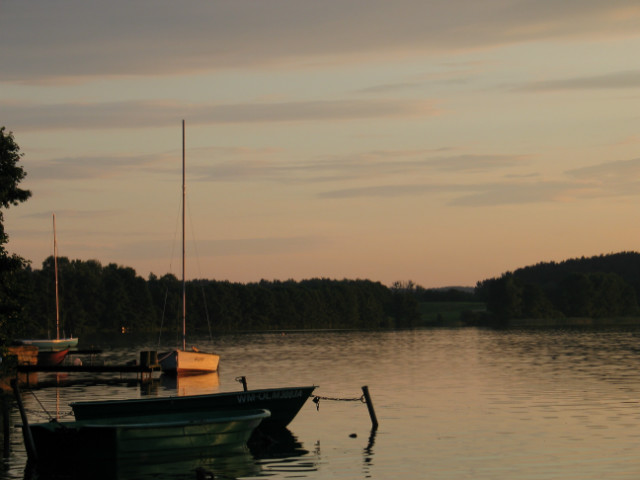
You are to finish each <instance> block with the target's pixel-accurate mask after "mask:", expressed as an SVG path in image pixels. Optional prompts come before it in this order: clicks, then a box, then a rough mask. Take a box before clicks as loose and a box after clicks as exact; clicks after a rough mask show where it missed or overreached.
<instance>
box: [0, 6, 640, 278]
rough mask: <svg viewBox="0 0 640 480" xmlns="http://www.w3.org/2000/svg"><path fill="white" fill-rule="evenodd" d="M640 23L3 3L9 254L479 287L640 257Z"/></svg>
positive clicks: (525, 9)
mask: <svg viewBox="0 0 640 480" xmlns="http://www.w3.org/2000/svg"><path fill="white" fill-rule="evenodd" d="M639 25H640V3H639V2H637V1H636V0H633V1H631V0H607V1H602V0H560V1H558V0H483V1H477V0H438V1H435V0H395V1H389V0H340V1H335V0H324V1H315V2H312V1H305V0H251V1H249V0H229V1H193V0H181V1H179V2H177V1H175V0H172V1H166V0H127V1H122V0H111V1H109V2H87V1H86V0H57V1H55V2H53V1H51V0H29V1H19V0H2V1H1V2H0V126H2V125H4V126H5V127H6V129H7V131H12V132H13V134H14V137H15V140H16V142H17V143H18V145H19V146H20V148H21V150H22V152H23V153H24V157H23V159H22V161H21V164H22V166H23V167H24V169H25V170H26V172H27V178H26V179H25V180H24V181H23V183H22V184H21V187H23V188H27V189H30V190H31V191H32V193H33V196H32V198H31V199H29V200H28V201H27V202H25V203H23V204H21V205H19V206H16V207H11V208H10V209H9V210H6V211H5V227H6V230H7V233H8V234H9V236H10V241H9V244H8V250H9V251H10V252H11V253H17V254H19V255H21V256H23V257H25V258H28V259H30V260H32V262H33V266H34V267H35V268H40V267H41V264H42V261H43V260H44V259H45V258H46V257H48V256H50V255H51V254H52V251H53V246H52V238H53V234H52V222H51V216H52V213H54V212H55V213H56V217H57V237H58V249H59V255H60V256H67V257H69V258H71V259H82V260H89V259H97V260H99V261H100V262H101V263H102V264H103V265H107V264H109V263H116V264H118V265H122V266H127V267H132V268H134V269H135V270H136V272H137V273H138V274H139V275H141V276H143V277H145V278H146V277H147V276H148V275H149V273H150V272H153V273H154V274H156V275H163V274H165V273H168V272H171V273H174V274H176V275H179V264H180V259H179V250H180V244H179V242H180V224H179V215H180V199H181V148H182V139H181V122H182V120H183V119H184V120H185V122H186V145H187V149H186V158H187V192H188V193H187V195H188V200H187V225H188V233H187V238H188V245H187V255H188V259H187V276H188V277H189V278H194V277H197V278H209V279H218V280H230V281H238V282H253V281H259V280H260V279H267V280H287V279H295V280H301V279H305V278H315V277H324V278H336V279H343V278H349V279H356V278H361V279H364V278H366V279H370V280H375V281H380V282H382V283H384V284H387V285H390V284H392V283H393V282H395V281H408V280H412V281H413V282H415V283H417V284H419V285H422V286H424V287H426V288H430V287H441V286H449V285H468V286H473V285H475V284H476V282H477V281H479V280H483V279H486V278H491V277H495V276H499V275H500V274H502V273H503V272H505V271H509V270H514V269H516V268H519V267H522V266H526V265H530V264H534V263H538V262H542V261H552V260H553V261H561V260H565V259H567V258H574V257H581V256H592V255H599V254H606V253H612V252H619V251H630V250H633V251H637V250H638V249H640V55H639V52H640V28H639Z"/></svg>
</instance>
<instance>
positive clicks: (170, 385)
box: [150, 372, 220, 396]
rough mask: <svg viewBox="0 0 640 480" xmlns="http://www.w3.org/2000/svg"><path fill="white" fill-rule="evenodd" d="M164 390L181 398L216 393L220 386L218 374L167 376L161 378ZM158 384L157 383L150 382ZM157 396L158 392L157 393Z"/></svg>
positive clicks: (163, 375)
mask: <svg viewBox="0 0 640 480" xmlns="http://www.w3.org/2000/svg"><path fill="white" fill-rule="evenodd" d="M160 382H161V384H162V388H164V389H165V390H168V391H174V390H175V392H176V394H177V395H179V396H184V395H201V394H205V393H216V392H217V391H218V387H219V386H220V377H219V375H218V372H214V373H203V374H201V375H165V374H162V375H161V376H160ZM150 383H154V384H155V383H156V382H150ZM156 394H157V392H156Z"/></svg>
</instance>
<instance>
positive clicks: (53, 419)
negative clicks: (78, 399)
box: [27, 390, 73, 422]
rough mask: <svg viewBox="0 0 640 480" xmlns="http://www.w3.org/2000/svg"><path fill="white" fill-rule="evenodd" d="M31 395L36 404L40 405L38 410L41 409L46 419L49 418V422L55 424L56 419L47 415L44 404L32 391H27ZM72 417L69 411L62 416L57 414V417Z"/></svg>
mask: <svg viewBox="0 0 640 480" xmlns="http://www.w3.org/2000/svg"><path fill="white" fill-rule="evenodd" d="M27 391H28V392H29V393H30V394H31V395H33V398H35V399H36V402H38V405H40V408H42V411H43V412H44V413H45V414H46V415H47V417H49V421H50V422H57V421H58V418H56V417H54V416H53V415H51V413H49V410H47V408H46V407H45V406H44V404H43V403H42V402H41V401H40V399H39V398H38V396H37V395H36V393H35V392H34V391H33V390H27ZM71 415H73V410H69V411H68V412H67V413H64V414H59V415H58V417H68V416H71Z"/></svg>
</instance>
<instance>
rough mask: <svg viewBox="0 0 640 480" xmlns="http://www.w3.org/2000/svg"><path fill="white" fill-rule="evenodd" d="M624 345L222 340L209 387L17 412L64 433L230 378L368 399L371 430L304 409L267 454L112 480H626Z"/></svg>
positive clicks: (164, 387) (498, 334)
mask: <svg viewBox="0 0 640 480" xmlns="http://www.w3.org/2000/svg"><path fill="white" fill-rule="evenodd" d="M117 340H118V342H120V345H119V346H118V347H114V346H113V345H115V340H111V341H107V340H102V341H103V342H105V343H104V344H100V343H99V342H96V343H95V345H96V346H98V347H101V348H103V349H104V350H105V351H104V354H103V357H104V358H106V359H107V360H108V361H110V362H112V363H121V362H124V361H127V360H131V359H134V358H136V357H137V356H138V352H139V351H141V350H149V349H152V350H156V349H157V347H156V346H154V345H153V344H151V343H147V344H144V343H141V342H136V341H134V340H133V339H131V338H130V337H119V338H118V339H117ZM127 342H129V343H128V344H127ZM639 342H640V330H638V331H636V330H602V331H596V330H582V331H580V330H574V331H563V330H529V331H527V330H518V331H492V330H481V329H459V330H456V329H453V330H449V329H435V330H415V331H401V332H324V331H323V332H305V333H298V332H289V333H286V334H247V335H229V336H223V337H220V338H218V339H216V340H215V341H214V342H213V344H212V345H211V344H209V342H206V341H204V342H200V343H199V347H200V348H201V349H202V350H205V349H209V348H211V347H214V348H215V350H216V352H218V353H219V354H220V355H221V364H220V365H221V371H220V372H219V374H215V375H210V376H207V377H203V378H201V379H200V381H199V382H194V381H190V382H189V381H182V379H181V380H179V381H178V382H176V381H175V380H171V379H166V378H164V377H158V378H155V379H154V381H153V382H151V383H147V384H144V385H141V384H139V383H138V382H136V381H135V380H134V377H132V376H129V377H128V378H125V377H123V378H120V376H119V375H113V374H110V375H103V376H100V377H99V378H98V379H97V380H96V377H95V376H93V375H78V374H69V375H58V376H56V375H42V374H40V376H39V380H40V383H39V386H38V387H37V388H36V389H35V391H34V393H35V396H36V397H37V400H36V398H35V397H34V396H33V395H31V394H29V393H25V394H24V399H25V404H26V406H27V410H28V414H29V417H30V420H31V421H43V420H46V419H47V418H48V417H47V414H46V413H45V412H44V410H43V407H44V409H46V410H47V411H48V412H49V414H52V415H55V414H56V411H58V412H59V413H60V414H61V415H62V416H63V417H62V418H63V419H70V418H71V417H70V416H69V413H70V408H69V406H68V404H69V402H71V401H75V400H86V399H106V398H130V397H140V396H145V395H159V396H167V395H175V394H192V393H208V392H221V391H232V390H239V389H241V386H240V384H239V383H238V382H236V380H235V379H236V377H238V376H241V375H244V376H246V377H247V381H248V384H249V388H269V387H277V386H293V385H307V384H315V385H318V386H319V387H318V389H317V390H316V392H315V393H316V394H317V395H319V396H322V397H331V398H341V399H345V400H348V399H349V400H351V399H354V398H358V397H360V396H361V395H362V391H361V387H362V386H363V385H368V387H369V390H370V392H371V396H372V399H373V404H374V407H375V411H376V414H377V417H378V420H379V423H380V426H379V428H378V430H377V432H374V433H372V432H371V422H370V417H369V415H368V412H367V408H366V406H365V405H364V404H363V403H361V402H360V401H335V400H324V399H323V400H320V401H319V403H318V404H316V403H314V402H313V401H311V400H310V401H308V402H307V404H306V405H305V406H304V407H303V409H302V411H301V412H300V413H299V415H298V417H297V418H296V419H295V420H294V421H293V423H292V424H291V425H290V426H289V429H288V432H286V435H285V436H284V437H283V438H281V439H278V441H277V442H271V443H268V442H265V445H267V444H268V447H269V448H259V449H255V448H254V449H252V450H250V451H247V452H244V453H241V454H238V455H234V456H231V457H227V458H211V459H201V460H200V461H199V463H198V462H195V463H194V462H192V461H187V460H185V461H182V462H171V463H167V464H163V465H152V466H145V467H144V468H141V467H140V466H136V465H129V466H127V468H128V469H121V470H120V471H118V472H114V473H113V476H112V478H153V479H164V478H171V479H178V478H185V479H187V478H194V479H195V478H197V477H196V474H197V469H198V468H200V470H199V473H200V474H206V473H207V472H214V473H215V474H216V475H217V478H224V477H225V476H226V477H227V478H229V477H230V478H234V477H235V478H262V477H266V476H268V477H270V478H273V479H284V478H302V479H323V480H324V479H365V478H373V479H389V478H402V479H414V478H428V479H447V480H448V479H466V478H469V479H476V480H477V479H537V480H539V479H549V480H551V479H554V480H556V479H602V478H607V479H620V478H629V479H631V478H637V477H638V476H640V456H639V455H638V449H639V447H640V403H639V399H640V380H639V378H638V377H639V376H638V367H639V366H640V343H639ZM40 403H41V404H42V406H41V405H40ZM11 415H12V421H13V422H14V424H18V423H20V420H19V415H18V412H17V411H16V410H15V409H14V410H12V412H11ZM64 415H66V417H65V416H64ZM265 445H262V446H261V447H264V446H265ZM5 450H6V449H5ZM25 463H26V455H25V453H24V447H23V445H22V438H21V436H20V435H19V431H18V430H14V431H13V437H12V441H11V445H10V449H9V453H8V456H7V457H6V458H5V459H4V462H3V465H4V471H3V472H2V473H1V474H0V479H23V478H25ZM110 475H111V474H110ZM27 478H29V476H28V475H27ZM34 478H39V477H37V476H36V477H34Z"/></svg>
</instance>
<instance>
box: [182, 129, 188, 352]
mask: <svg viewBox="0 0 640 480" xmlns="http://www.w3.org/2000/svg"><path fill="white" fill-rule="evenodd" d="M184 151H185V140H184V120H182V350H186V349H187V302H186V300H187V289H186V283H185V275H184V270H185V269H184V254H185V247H184V211H185V199H186V197H187V184H186V181H185V152H184Z"/></svg>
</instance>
